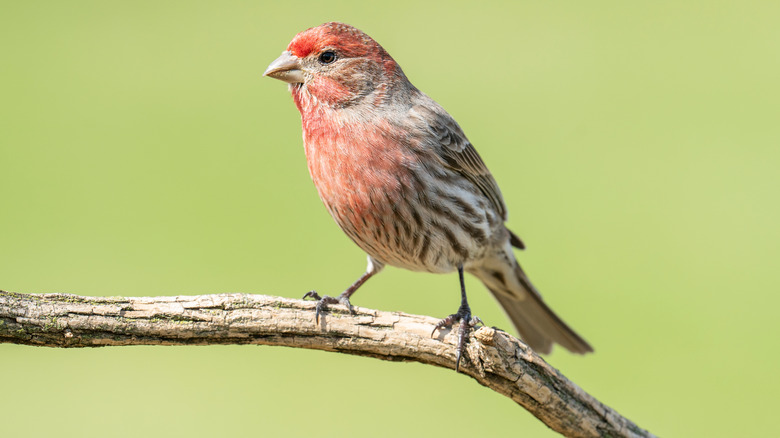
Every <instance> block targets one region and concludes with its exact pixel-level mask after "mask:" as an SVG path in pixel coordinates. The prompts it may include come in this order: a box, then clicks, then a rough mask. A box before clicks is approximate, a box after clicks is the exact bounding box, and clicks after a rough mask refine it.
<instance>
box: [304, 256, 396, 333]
mask: <svg viewBox="0 0 780 438" xmlns="http://www.w3.org/2000/svg"><path fill="white" fill-rule="evenodd" d="M383 267H384V264H383V263H380V262H378V261H376V260H374V259H373V258H371V256H369V257H368V267H366V272H365V273H364V274H363V275H361V276H360V278H358V279H357V280H356V281H355V282H354V283H352V285H351V286H350V287H348V288H347V289H346V290H345V291H344V292H342V293H341V295H339V296H338V297H330V296H328V295H325V296H322V297H321V296H320V294H318V293H317V292H316V291H313V290H312V291H309V292H306V294H305V295H304V296H303V299H304V300H305V299H306V298H314V299H315V300H317V307H316V309H317V311H316V313H315V316H314V318H315V321H316V322H317V324H319V323H320V314H321V313H322V312H323V310H325V307H326V306H327V305H328V304H343V305H345V306H347V309H348V310H349V313H351V314H354V313H355V311H354V310H353V309H352V303H350V302H349V297H351V296H352V294H354V293H355V291H357V290H358V289H359V288H360V286H362V285H363V283H365V282H366V280H368V279H369V278H371V277H373V276H374V274H376V273H377V272H379V271H381V270H382V268H383Z"/></svg>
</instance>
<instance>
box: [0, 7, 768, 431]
mask: <svg viewBox="0 0 780 438" xmlns="http://www.w3.org/2000/svg"><path fill="white" fill-rule="evenodd" d="M779 19H780V4H778V3H777V2H769V1H766V2H761V1H746V2H711V1H688V2H676V1H661V2H645V3H644V4H640V3H637V2H628V3H626V2H617V1H594V2H587V3H583V2H544V3H540V2H525V1H521V2H503V3H502V2H490V1H480V2H465V1H464V2H459V1H452V0H450V1H447V2H443V1H438V2H425V3H420V2H416V1H415V2H412V1H397V2H392V5H390V4H388V3H385V4H382V5H375V4H369V3H368V2H359V1H336V2H314V1H308V0H304V1H299V2H294V3H290V2H271V1H264V2H259V1H222V2H207V1H167V2H158V1H135V2H105V1H69V2H58V1H27V2H4V3H3V4H2V6H0V53H2V62H0V169H1V171H0V211H1V213H0V248H2V251H0V289H3V290H9V291H15V292H29V293H44V292H64V293H75V294H82V295H127V296H149V295H179V294H207V293H219V292H245V293H258V294H270V295H281V296H285V297H300V296H301V295H303V293H304V292H306V291H308V290H310V289H315V288H316V289H317V290H319V291H320V292H324V293H330V294H336V293H339V292H340V291H341V290H343V289H344V288H345V287H346V286H347V285H349V284H350V283H351V282H352V281H353V280H355V279H356V278H357V277H358V276H359V275H360V274H361V273H362V272H363V270H364V267H365V259H364V255H363V254H362V253H361V251H360V250H359V249H358V248H357V247H355V246H354V245H353V244H352V243H351V242H350V240H349V239H348V238H346V237H345V236H344V235H343V234H342V232H341V231H340V230H339V229H338V228H337V226H336V225H335V224H334V223H333V221H332V220H331V218H330V217H329V216H328V214H327V212H326V211H325V208H324V207H323V206H322V205H321V203H320V201H319V199H318V197H317V194H316V190H315V189H314V187H313V185H312V183H311V181H310V179H309V175H308V171H307V168H306V163H305V157H304V154H303V148H302V144H301V132H300V131H301V128H300V119H299V115H298V113H297V111H296V109H295V107H294V105H293V102H292V99H291V98H290V96H289V94H288V92H287V89H286V86H285V85H284V84H282V83H281V82H279V81H275V80H271V79H267V78H262V77H261V74H262V72H263V71H264V70H265V67H266V66H267V65H268V64H269V63H270V62H271V61H272V60H274V59H275V58H276V57H277V56H278V55H279V53H280V52H281V51H282V50H284V49H285V47H286V45H287V43H288V42H289V41H290V39H292V37H293V36H294V35H295V34H296V33H297V32H299V31H302V30H304V29H306V28H308V27H312V26H316V25H318V24H320V23H322V22H325V21H331V20H339V21H344V22H347V23H350V24H353V25H355V26H357V27H359V28H361V29H363V30H364V31H366V32H367V33H368V34H369V35H371V36H372V37H374V38H375V39H376V40H377V41H379V42H380V43H381V44H382V45H383V46H384V47H385V48H386V49H387V50H388V51H389V52H390V53H391V54H392V55H393V57H394V58H395V59H396V60H397V61H398V62H399V64H401V66H402V67H403V68H404V70H405V72H406V74H407V75H408V77H409V78H410V79H411V81H412V82H413V83H414V84H415V85H416V86H417V87H419V88H420V89H422V90H423V91H425V92H426V93H427V94H429V95H430V96H432V97H433V98H434V99H436V100H437V101H439V102H440V103H441V104H442V105H443V106H444V107H445V108H446V109H447V110H448V111H449V112H450V113H451V114H452V115H453V116H454V117H455V118H456V119H457V120H458V121H459V123H460V124H461V126H462V127H463V128H464V130H465V131H466V133H467V134H468V136H469V138H470V139H471V141H472V142H473V143H474V144H475V145H476V147H477V149H478V150H479V151H480V153H481V154H482V156H483V158H484V160H485V161H486V162H487V164H488V166H489V167H490V169H491V170H492V172H493V174H494V175H495V177H496V179H497V180H498V182H499V184H500V185H501V188H502V190H503V193H504V196H505V198H506V202H507V204H508V207H509V211H510V220H509V226H510V227H511V228H512V229H513V230H514V231H516V232H517V233H518V234H519V235H520V236H521V237H522V238H523V240H524V241H525V243H526V245H527V246H528V249H527V250H526V251H525V252H523V253H521V254H519V257H520V261H521V263H522V264H523V266H524V267H525V270H526V271H527V272H528V273H529V275H530V277H531V279H532V280H533V281H534V282H535V283H536V284H537V286H538V287H539V289H540V290H541V291H542V293H543V295H544V297H545V298H546V300H547V302H548V303H550V305H551V306H552V307H553V308H554V309H556V311H557V312H559V313H560V315H562V317H563V318H564V319H565V320H566V321H568V322H569V323H570V324H571V325H572V326H573V327H575V328H576V329H577V330H578V331H579V332H580V333H582V334H583V336H584V337H585V338H587V339H588V340H589V341H590V342H591V343H592V344H593V346H594V347H595V348H596V353H595V354H593V355H589V356H586V357H577V356H573V355H571V354H568V353H567V352H565V351H561V350H559V349H558V350H555V351H554V352H553V354H551V355H549V356H547V360H548V361H549V362H550V363H551V364H552V365H553V366H555V367H556V368H558V369H560V370H561V371H562V372H563V373H564V374H565V375H566V376H568V377H569V378H571V379H572V380H573V381H574V382H576V383H577V384H579V385H580V386H581V387H582V388H583V389H585V390H586V391H588V392H589V393H591V394H593V395H594V396H596V397H597V398H598V399H599V400H601V401H602V402H604V403H605V404H607V405H609V406H611V407H613V408H615V409H617V410H618V411H619V412H620V413H622V414H623V415H625V416H627V417H629V418H631V419H632V420H633V421H635V422H636V423H637V424H639V425H640V426H641V427H644V428H647V429H649V430H650V431H652V432H653V433H655V434H658V435H662V436H728V437H730V436H742V437H744V436H770V435H774V436H776V435H777V433H778V431H777V422H776V421H775V416H776V410H777V408H778V404H777V401H776V400H777V394H778V391H780V379H778V378H777V377H776V372H777V370H778V366H779V363H778V362H780V361H779V360H778V359H780V352H778V351H779V350H778V334H779V333H780V330H779V329H780V324H779V323H778V317H777V316H776V314H775V312H776V310H777V308H778V305H780V300H779V299H778V289H780V280H778V275H777V269H778V262H780V232H779V231H778V229H779V227H778V223H780V205H778V193H779V191H780V190H779V189H780V172H778V169H779V168H780V123H779V122H780V120H779V119H780V117H779V116H780V52H778V47H780V27H778V25H777V23H778V20H779ZM467 286H468V288H469V291H470V295H469V298H470V300H471V304H472V308H473V309H474V311H475V314H477V315H479V316H480V317H481V318H482V319H483V320H484V321H485V322H486V323H487V324H489V325H495V326H499V327H503V328H506V329H509V327H510V324H509V322H508V321H507V320H506V318H505V316H504V315H503V313H502V312H501V310H500V308H499V307H498V305H497V304H496V303H495V302H494V301H493V300H492V298H491V297H490V295H489V293H487V291H486V290H485V289H484V288H483V287H482V286H481V284H479V283H478V282H477V281H474V280H473V279H469V282H468V284H467ZM458 300H459V297H458V283H457V276H456V275H454V274H453V275H446V276H436V275H430V274H419V273H410V272H404V271H400V270H397V269H393V268H390V269H387V270H386V271H385V272H384V273H383V274H382V275H380V276H378V277H376V278H374V279H372V280H371V281H370V282H369V283H368V284H367V285H366V286H364V287H363V288H362V289H361V290H360V292H359V293H358V294H357V295H356V296H355V297H354V298H353V303H354V304H356V305H359V306H364V307H370V308H377V309H382V310H391V311H392V310H400V311H404V312H409V313H419V314H427V315H433V316H438V317H443V316H445V315H447V314H449V313H451V312H452V311H453V310H454V309H455V308H456V307H457V306H458ZM0 375H2V376H3V379H2V380H3V397H2V398H0V420H1V421H2V429H3V432H4V434H5V435H7V436H50V435H55V434H56V435H58V436H62V437H69V436H79V437H103V436H117V437H123V436H126V437H136V436H179V435H189V436H213V435H221V436H230V435H237V436H246V435H264V436H316V437H336V436H339V437H343V436H358V435H360V436H365V435H368V436H376V437H383V436H398V435H399V434H401V433H402V434H404V435H407V436H440V435H445V434H447V435H449V434H453V433H457V434H459V435H463V436H496V437H500V436H518V435H522V436H524V437H548V436H557V435H556V434H555V433H554V432H552V431H550V430H548V429H547V428H546V426H544V425H543V424H542V423H541V422H539V421H538V420H536V419H535V418H533V417H532V416H531V415H530V414H528V413H527V412H526V411H524V410H523V409H522V408H520V407H519V406H517V405H515V404H514V403H513V402H511V401H510V400H509V399H507V398H504V397H502V396H500V395H498V394H496V393H494V392H492V391H490V390H488V389H486V388H483V387H481V386H479V385H478V384H476V383H475V382H474V381H472V380H471V379H468V378H466V377H464V376H462V375H457V374H455V373H454V372H453V371H451V370H444V369H438V368H434V367H431V366H423V365H419V364H415V363H406V364H405V363H386V362H381V361H378V360H375V359H367V358H358V357H350V356H346V355H340V354H331V353H324V352H316V351H304V350H292V349H284V348H270V347H253V346H221V347H192V348H181V347H177V348H172V347H126V348H105V349H84V350H58V349H47V348H32V347H23V346H14V345H0ZM464 399H466V400H469V401H470V402H469V403H468V405H467V407H466V408H464V407H463V406H464V405H463V403H462V400H464Z"/></svg>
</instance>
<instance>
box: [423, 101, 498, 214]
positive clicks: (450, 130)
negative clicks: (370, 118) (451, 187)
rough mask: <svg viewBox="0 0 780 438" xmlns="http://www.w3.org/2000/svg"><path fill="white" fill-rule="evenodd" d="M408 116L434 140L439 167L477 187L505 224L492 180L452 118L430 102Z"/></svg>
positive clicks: (496, 186)
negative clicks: (442, 165) (419, 122)
mask: <svg viewBox="0 0 780 438" xmlns="http://www.w3.org/2000/svg"><path fill="white" fill-rule="evenodd" d="M429 99H430V98H429ZM411 113H412V114H413V115H415V116H417V117H418V118H419V120H420V121H421V122H423V123H424V124H425V125H427V129H428V130H429V132H431V133H432V134H433V135H434V136H435V139H436V140H435V143H436V145H438V146H439V147H438V148H437V149H438V152H439V153H438V154H436V155H437V156H438V157H439V158H440V159H441V160H442V163H443V164H444V165H446V166H447V167H449V168H451V169H453V170H455V171H457V172H459V173H460V174H462V175H463V176H464V177H466V178H467V179H468V180H470V181H471V182H473V183H474V184H475V185H476V186H477V187H479V189H480V190H481V191H482V193H483V194H484V195H485V197H487V198H488V200H490V203H491V204H492V205H493V207H494V208H495V209H496V212H497V213H498V214H499V215H500V216H501V217H502V218H503V219H504V220H506V218H507V212H506V205H505V204H504V198H503V197H502V196H501V190H499V188H498V184H497V183H496V180H495V179H494V178H493V175H491V174H490V171H489V170H488V168H487V166H485V162H484V161H482V158H481V157H480V156H479V154H478V153H477V150H476V149H474V146H473V145H472V144H471V142H469V140H468V139H467V138H466V134H464V133H463V130H462V129H461V128H460V126H459V125H458V123H457V122H456V121H455V120H454V119H453V118H452V116H450V115H449V114H447V112H446V111H444V109H442V108H441V107H440V106H439V105H438V104H436V103H435V102H434V101H433V100H429V102H426V103H425V104H422V105H415V106H414V107H413V108H412V109H411ZM436 145H434V147H436Z"/></svg>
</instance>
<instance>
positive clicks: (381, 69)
mask: <svg viewBox="0 0 780 438" xmlns="http://www.w3.org/2000/svg"><path fill="white" fill-rule="evenodd" d="M263 76H268V77H272V78H274V79H279V80H281V81H284V82H287V83H288V84H290V90H291V91H292V93H293V97H294V98H295V101H296V104H298V108H299V109H301V110H302V108H301V105H302V103H305V102H302V101H308V100H310V99H308V98H310V97H313V98H314V101H316V102H317V104H324V105H327V106H331V107H336V108H344V107H348V106H351V105H354V104H357V103H360V102H362V101H364V100H365V99H366V98H370V99H371V100H370V102H374V101H376V100H377V99H378V98H379V99H381V98H383V97H384V96H385V95H386V94H387V93H388V88H390V87H392V86H393V84H397V83H398V82H399V81H400V82H405V81H406V77H405V76H404V74H403V72H402V71H401V68H400V67H399V66H398V64H396V62H395V61H394V60H393V58H391V57H390V55H389V54H388V53H387V52H386V51H385V49H383V48H382V46H380V45H379V44H378V43H377V42H376V41H374V40H373V39H372V38H371V37H369V36H368V35H366V34H365V33H363V32H361V31H360V30H358V29H356V28H354V27H352V26H350V25H348V24H343V23H336V22H331V23H325V24H322V25H320V26H317V27H313V28H311V29H308V30H305V31H303V32H301V33H299V34H298V35H296V36H295V38H293V40H292V41H291V42H290V44H289V45H288V46H287V50H286V51H284V52H282V55H281V56H280V57H279V58H277V59H276V60H275V61H274V62H272V63H271V65H269V66H268V68H267V69H266V71H265V73H263ZM302 112H303V110H302Z"/></svg>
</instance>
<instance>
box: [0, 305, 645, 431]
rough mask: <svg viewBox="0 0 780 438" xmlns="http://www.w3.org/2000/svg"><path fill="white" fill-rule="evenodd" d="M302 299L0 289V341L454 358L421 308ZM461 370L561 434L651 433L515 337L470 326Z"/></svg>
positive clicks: (448, 337)
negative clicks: (321, 305) (322, 308)
mask: <svg viewBox="0 0 780 438" xmlns="http://www.w3.org/2000/svg"><path fill="white" fill-rule="evenodd" d="M314 306H315V303H314V302H311V301H301V300H293V299H288V298H280V297H271V296H265V295H245V294H220V295H200V296H177V297H138V298H122V297H108V298H104V297H84V296H77V295H66V294H44V295H33V294H20V293H12V292H3V291H0V343H13V344H25V345H34V346H46V347H65V348H73V347H103V346H120V345H215V344H255V345H281V346H286V347H298V348H309V349H315V350H326V351H336V352H341V353H347V354H355V355H360V356H370V357H375V358H378V359H383V360H392V361H416V362H421V363H425V364H430V365H436V366H440V367H445V368H451V369H454V368H455V344H456V342H457V340H456V337H457V334H456V333H454V332H450V331H447V330H445V331H442V332H439V331H437V332H436V335H437V336H436V337H433V338H432V337H431V331H432V330H433V327H434V325H435V324H436V323H437V322H438V320H437V319H435V318H432V317H428V316H419V315H408V314H405V313H399V312H380V311H377V310H371V309H365V308H361V307H355V313H356V314H355V315H349V314H348V313H347V312H346V309H345V308H344V307H343V306H333V305H331V306H329V310H328V311H327V312H326V313H325V315H324V316H323V317H321V318H320V322H319V324H316V323H315V321H314ZM463 359H464V360H463V362H462V363H461V368H460V369H461V372H462V373H464V374H467V375H469V376H471V377H472V378H474V379H475V380H476V381H477V382H479V383H480V384H481V385H484V386H487V387H488V388H490V389H492V390H494V391H496V392H498V393H500V394H503V395H505V396H507V397H509V398H511V399H512V400H514V401H515V402H516V403H517V404H519V405H521V406H522V407H524V408H525V409H527V410H528V411H530V412H531V413H532V414H533V415H535V416H536V417H537V418H539V419H540V420H541V421H543V422H544V423H545V424H546V425H547V426H549V427H550V428H552V429H553V430H555V431H557V432H559V433H561V434H562V435H564V436H567V437H603V436H613V437H651V436H653V435H652V434H650V433H649V432H647V431H645V430H644V429H641V428H639V427H638V426H637V425H635V424H634V423H632V422H631V421H630V420H628V419H626V418H624V417H623V416H621V415H620V414H618V413H617V412H615V411H614V410H612V409H611V408H609V407H607V406H605V405H604V404H602V403H601V402H599V401H598V400H596V399H595V398H593V397H592V396H590V395H589V394H587V393H586V392H585V391H583V390H582V389H581V388H580V387H578V386H577V385H575V384H574V383H572V382H571V381H569V380H568V379H566V377H564V376H563V375H562V374H561V373H560V372H558V370H556V369H555V368H553V367H551V366H550V365H549V364H547V362H545V361H544V360H543V359H542V358H540V357H539V356H537V355H536V354H535V353H534V352H533V351H531V349H530V348H529V347H528V346H526V345H525V344H524V343H522V342H521V341H520V340H518V339H516V338H514V337H512V336H510V335H509V334H507V333H505V332H503V331H501V330H498V329H495V328H490V327H481V328H479V329H478V330H476V331H474V332H473V333H472V335H471V338H470V340H469V343H468V347H467V352H466V354H465V355H464V358H463Z"/></svg>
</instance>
